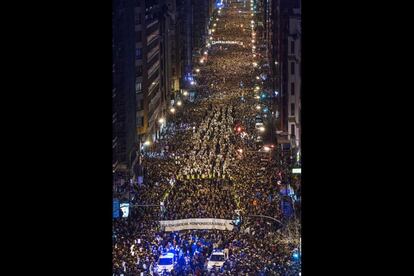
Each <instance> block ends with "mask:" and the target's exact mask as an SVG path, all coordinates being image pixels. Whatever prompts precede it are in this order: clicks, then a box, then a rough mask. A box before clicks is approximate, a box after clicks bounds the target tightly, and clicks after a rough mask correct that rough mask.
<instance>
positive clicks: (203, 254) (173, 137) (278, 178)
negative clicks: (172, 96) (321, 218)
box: [113, 1, 300, 275]
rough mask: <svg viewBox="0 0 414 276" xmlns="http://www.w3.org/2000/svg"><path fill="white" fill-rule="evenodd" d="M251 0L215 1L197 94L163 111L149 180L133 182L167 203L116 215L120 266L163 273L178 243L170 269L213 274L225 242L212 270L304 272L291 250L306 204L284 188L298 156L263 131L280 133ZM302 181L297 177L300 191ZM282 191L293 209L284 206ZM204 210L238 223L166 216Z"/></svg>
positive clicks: (146, 156) (145, 198) (148, 164)
mask: <svg viewBox="0 0 414 276" xmlns="http://www.w3.org/2000/svg"><path fill="white" fill-rule="evenodd" d="M252 9H253V4H251V2H250V1H240V2H236V1H232V2H231V1H228V2H224V6H223V8H221V9H218V10H217V12H216V13H215V14H214V16H213V18H212V21H211V25H210V30H211V35H210V37H209V38H210V39H209V42H208V44H207V46H206V47H205V48H203V50H202V52H201V55H200V57H199V59H198V60H197V63H196V64H194V65H193V71H194V78H193V79H192V80H191V81H192V82H193V83H190V84H189V85H190V86H192V88H191V90H195V91H196V94H195V99H194V101H193V102H192V101H190V96H189V94H188V93H183V94H182V95H181V96H180V99H179V100H178V101H176V102H175V103H174V106H173V107H172V108H171V109H169V110H168V115H167V116H166V118H165V120H160V122H159V124H161V125H163V128H162V129H163V131H162V133H161V137H160V139H158V140H157V141H155V142H152V141H148V143H146V144H144V146H143V148H142V154H143V163H142V164H143V167H144V168H145V171H146V173H145V176H144V184H143V185H139V186H138V185H135V186H134V188H133V189H132V197H133V200H132V201H131V203H132V205H133V204H137V205H145V204H148V205H159V204H160V202H162V205H163V209H159V208H145V207H136V208H131V210H130V214H129V217H128V220H127V221H122V220H118V221H116V222H115V223H114V233H115V237H114V241H115V244H116V246H115V247H114V253H113V254H114V271H117V269H121V268H123V269H124V270H127V271H130V274H128V273H127V274H126V275H139V273H141V272H144V273H145V274H144V275H148V274H146V273H149V274H156V273H159V272H157V268H156V267H157V261H158V258H159V256H160V255H161V254H162V253H165V252H172V253H174V254H175V255H176V261H177V264H176V266H175V267H174V270H173V272H170V273H171V274H173V275H210V274H211V273H212V272H211V271H210V269H209V268H208V267H207V265H206V263H207V258H208V257H209V256H210V254H211V252H213V250H214V249H219V250H227V251H226V252H229V253H228V255H229V256H228V259H227V260H226V262H225V263H224V265H223V266H222V267H221V268H217V269H214V268H213V269H212V271H214V270H216V272H215V274H214V275H300V272H299V271H300V264H299V262H298V261H295V259H294V258H292V254H293V252H297V250H299V237H300V225H299V219H298V215H297V214H298V210H296V209H295V208H294V206H293V205H294V204H293V203H292V202H293V199H291V197H290V195H289V196H288V195H287V192H285V195H283V194H282V192H283V190H285V191H286V190H287V189H288V185H290V184H291V170H292V160H291V158H290V155H289V154H286V153H285V154H282V153H281V152H280V150H279V149H278V147H277V143H276V141H275V140H269V139H266V138H265V137H272V134H271V133H269V131H270V129H269V128H268V127H267V123H268V121H269V118H270V117H271V116H274V114H272V110H273V108H274V107H273V106H271V102H270V101H264V100H263V97H266V95H265V96H263V92H262V91H263V90H264V87H263V79H262V78H261V74H262V73H263V72H264V69H263V67H261V66H260V64H263V63H265V60H264V57H263V56H264V50H263V49H259V48H260V47H259V45H260V41H258V40H259V35H258V34H257V33H256V27H257V24H258V23H257V20H256V19H255V18H256V17H255V15H254V13H253V10H252ZM178 102H179V104H178ZM273 130H274V129H273ZM292 184H293V183H292ZM298 188H299V187H297V186H295V185H292V186H289V189H291V190H292V194H295V193H297V190H298ZM292 198H293V197H292ZM284 200H286V202H291V207H290V208H291V209H294V210H293V211H292V213H289V214H287V213H286V212H284V209H283V208H282V206H284V204H285V203H282V201H284ZM289 200H290V201H289ZM260 216H262V217H261V218H260ZM266 217H270V218H271V219H268V218H266ZM203 218H205V219H209V218H216V219H225V220H231V221H232V225H234V226H235V227H234V229H233V230H232V231H227V230H183V231H175V232H168V231H165V229H163V228H162V227H160V225H159V223H158V221H160V220H162V221H164V220H168V221H171V220H179V219H203ZM165 273H166V272H165ZM174 273H175V274H174ZM180 273H181V274H180ZM159 274H160V275H161V274H162V273H159ZM116 275H119V274H116ZM211 275H213V274H211Z"/></svg>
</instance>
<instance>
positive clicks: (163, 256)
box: [160, 253, 174, 259]
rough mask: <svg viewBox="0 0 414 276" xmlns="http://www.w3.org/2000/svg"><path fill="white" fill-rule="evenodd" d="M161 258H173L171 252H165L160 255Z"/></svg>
mask: <svg viewBox="0 0 414 276" xmlns="http://www.w3.org/2000/svg"><path fill="white" fill-rule="evenodd" d="M161 258H163V259H165V258H174V254H173V253H167V254H163V255H161V256H160V259H161Z"/></svg>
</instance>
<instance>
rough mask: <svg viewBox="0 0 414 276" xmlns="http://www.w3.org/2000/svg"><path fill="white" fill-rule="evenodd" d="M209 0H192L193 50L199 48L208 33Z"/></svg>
mask: <svg viewBox="0 0 414 276" xmlns="http://www.w3.org/2000/svg"><path fill="white" fill-rule="evenodd" d="M209 4H210V0H193V5H194V8H193V12H194V14H193V24H194V28H193V32H194V33H193V45H194V51H198V50H200V49H201V48H202V47H203V46H205V45H204V43H205V41H206V38H207V35H208V31H207V30H208V22H209V18H210V16H209Z"/></svg>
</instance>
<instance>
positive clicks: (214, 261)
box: [207, 250, 226, 271]
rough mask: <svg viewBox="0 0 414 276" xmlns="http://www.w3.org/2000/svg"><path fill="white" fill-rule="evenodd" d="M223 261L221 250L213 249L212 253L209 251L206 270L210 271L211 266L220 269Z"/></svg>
mask: <svg viewBox="0 0 414 276" xmlns="http://www.w3.org/2000/svg"><path fill="white" fill-rule="evenodd" d="M225 261H226V259H225V257H224V252H223V250H215V251H213V253H211V256H210V258H208V262H207V270H208V271H210V270H211V269H213V267H216V268H217V269H221V268H222V267H223V265H224V262H225Z"/></svg>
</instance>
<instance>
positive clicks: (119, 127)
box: [112, 0, 137, 172]
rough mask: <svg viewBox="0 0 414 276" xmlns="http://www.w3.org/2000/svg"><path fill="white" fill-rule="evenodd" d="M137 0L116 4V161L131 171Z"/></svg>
mask: <svg viewBox="0 0 414 276" xmlns="http://www.w3.org/2000/svg"><path fill="white" fill-rule="evenodd" d="M134 2H135V1H133V0H113V2H112V4H113V6H112V28H113V29H112V33H113V35H112V150H113V154H112V161H113V171H114V172H120V171H122V172H127V171H128V170H129V168H130V166H131V163H132V161H133V159H134V158H135V145H136V137H137V135H136V129H135V125H136V121H135V67H134V54H135V52H134V9H133V4H134Z"/></svg>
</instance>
